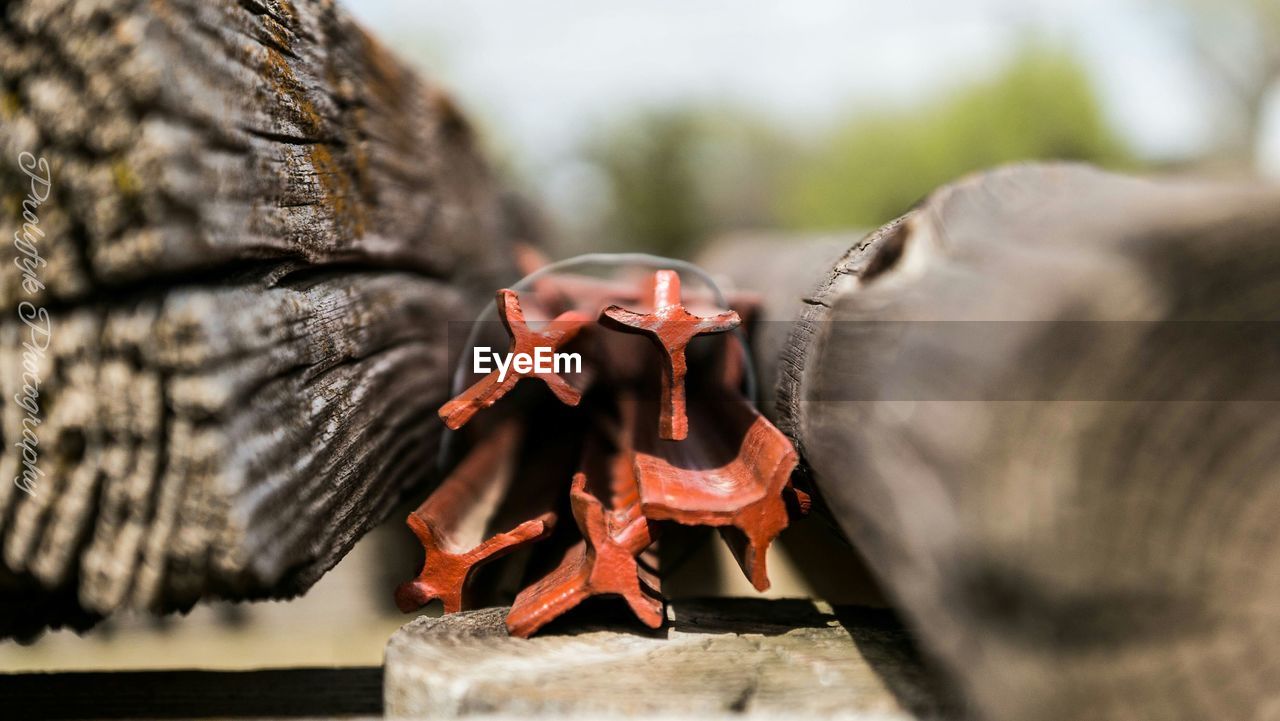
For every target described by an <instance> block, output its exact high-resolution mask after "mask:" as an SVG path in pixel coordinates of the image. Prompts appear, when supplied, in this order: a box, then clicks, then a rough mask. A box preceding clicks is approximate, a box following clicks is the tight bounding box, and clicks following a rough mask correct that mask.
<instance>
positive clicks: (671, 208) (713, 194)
mask: <svg viewBox="0 0 1280 721" xmlns="http://www.w3.org/2000/svg"><path fill="white" fill-rule="evenodd" d="M584 156H585V158H586V159H588V160H589V161H590V162H592V163H594V164H595V165H596V166H597V167H598V168H599V169H601V170H602V171H603V173H604V176H605V178H606V179H607V180H608V182H609V185H610V189H609V190H610V195H611V200H612V203H611V205H612V209H611V211H610V212H609V214H608V217H606V218H603V219H601V224H602V227H601V228H600V229H598V236H599V237H602V238H605V239H609V240H610V241H611V242H609V244H610V245H612V246H614V247H620V248H626V249H632V250H647V251H652V252H657V253H662V254H665V255H674V256H688V255H691V254H693V253H694V252H695V251H696V248H697V246H698V245H699V244H700V243H701V242H702V241H704V240H706V238H707V237H708V236H710V235H714V234H716V233H719V232H723V231H726V230H730V229H734V228H743V227H757V228H758V227H783V228H790V229H825V228H867V227H871V226H875V225H879V224H881V223H884V222H886V221H888V220H890V219H892V218H893V217H895V216H896V215H898V214H900V213H902V212H903V211H904V210H906V209H907V208H908V207H910V206H911V205H912V204H913V203H914V202H915V201H917V200H919V199H920V198H921V197H923V196H924V195H926V194H927V193H928V192H929V191H931V190H933V189H934V188H937V187H938V186H939V185H942V184H944V183H946V182H948V181H950V180H953V179H955V178H957V177H959V176H961V175H964V174H965V173H968V172H971V171H974V170H978V169H981V168H986V167H990V166H993V165H998V164H1002V163H1008V162H1012V161H1018V160H1046V159H1065V160H1081V161H1088V162H1093V163H1096V164H1100V165H1104V166H1112V167H1115V166H1124V165H1128V164H1129V163H1130V162H1131V161H1130V156H1129V154H1128V152H1127V151H1126V149H1125V148H1124V147H1123V145H1122V144H1121V143H1120V141H1119V140H1117V138H1116V137H1115V135H1114V134H1113V133H1112V132H1111V131H1110V129H1109V128H1108V127H1107V125H1106V123H1105V120H1104V118H1103V116H1102V112H1101V109H1100V106H1099V102H1098V100H1097V97H1096V95H1095V93H1094V91H1093V88H1092V87H1091V85H1090V82H1089V79H1088V76H1087V74H1086V73H1085V71H1084V70H1083V68H1082V67H1081V66H1080V64H1079V63H1078V62H1077V61H1076V60H1075V59H1074V57H1073V56H1072V55H1070V54H1069V53H1066V52H1062V51H1057V50H1047V49H1041V48H1035V47H1028V48H1027V49H1026V50H1024V51H1023V52H1022V53H1020V54H1018V55H1017V56H1016V58H1015V60H1014V61H1013V62H1012V63H1011V64H1010V65H1009V66H1008V67H1007V68H1006V69H1005V70H1004V71H1003V72H1001V73H1000V74H998V75H997V76H996V77H994V78H991V79H988V80H985V81H982V82H978V83H975V84H973V85H970V86H967V87H963V88H961V89H959V90H957V91H954V92H953V93H951V94H948V95H946V96H944V97H940V98H939V99H937V100H935V101H933V102H930V103H927V104H925V105H923V106H919V107H910V108H901V109H894V110H886V109H876V110H867V109H865V108H859V109H857V111H856V112H853V113H851V115H850V120H848V121H847V122H844V123H841V124H837V126H836V127H834V128H833V129H832V130H830V131H828V132H825V133H819V134H818V135H817V136H816V137H814V138H812V139H811V140H808V141H806V142H799V141H797V140H795V139H790V138H787V137H786V136H784V135H783V134H782V133H780V132H778V131H777V130H775V129H773V128H772V127H771V126H770V125H769V124H768V123H767V122H764V121H762V120H760V119H759V118H755V117H751V116H750V115H748V114H744V113H741V112H734V111H731V110H726V109H723V108H717V109H708V108H699V107H681V108H673V109H666V110H659V111H649V112H645V113H641V114H639V115H637V116H635V117H633V118H630V119H628V120H627V121H626V122H623V123H620V124H618V125H616V126H614V127H612V128H610V129H609V130H608V131H607V132H605V133H604V134H602V135H601V136H600V137H597V138H596V139H595V140H594V141H592V142H591V143H590V144H589V145H588V147H587V149H586V151H585V153H584Z"/></svg>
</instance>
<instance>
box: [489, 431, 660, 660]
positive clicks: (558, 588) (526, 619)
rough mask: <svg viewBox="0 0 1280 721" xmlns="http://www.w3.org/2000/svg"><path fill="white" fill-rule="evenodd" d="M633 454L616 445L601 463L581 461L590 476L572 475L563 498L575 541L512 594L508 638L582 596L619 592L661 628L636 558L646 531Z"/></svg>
mask: <svg viewBox="0 0 1280 721" xmlns="http://www.w3.org/2000/svg"><path fill="white" fill-rule="evenodd" d="M591 452H592V451H591V450H589V451H588V453H589V454H590V453H591ZM596 453H598V451H596ZM633 455H634V454H633V453H632V452H631V451H630V450H629V449H628V448H627V447H625V446H624V447H621V448H618V449H617V450H616V451H615V452H614V453H611V454H608V455H607V456H606V457H605V458H603V459H600V460H603V463H601V462H599V460H596V461H594V462H593V460H590V459H589V460H586V461H584V466H585V467H587V468H589V469H590V470H589V472H590V474H591V478H590V480H589V479H588V473H583V472H579V473H577V474H575V475H574V477H573V486H572V488H571V490H570V496H569V500H570V505H571V506H572V508H573V516H574V519H575V520H576V521H577V523H578V528H579V529H580V530H581V531H582V536H583V540H581V541H579V542H578V543H577V544H575V545H573V546H571V547H570V548H569V549H568V550H567V551H566V552H565V555H564V557H563V559H562V560H561V562H560V564H559V565H558V566H556V568H554V569H553V570H552V571H551V572H550V573H548V574H547V575H546V576H544V577H543V578H541V579H540V580H538V581H537V582H535V583H534V584H533V585H531V586H529V587H527V588H525V589H524V590H523V591H521V592H520V594H519V595H518V596H516V600H515V603H514V604H512V607H511V612H510V613H509V614H508V615H507V630H508V631H509V632H510V633H511V634H512V635H513V636H521V637H525V638H527V637H529V636H530V635H532V634H533V633H535V632H536V631H537V630H538V629H540V628H542V627H543V626H545V625H546V624H547V623H550V622H551V621H552V620H554V619H556V618H558V617H559V616H560V615H562V614H564V613H566V612H567V611H569V610H570V609H572V608H574V607H575V606H577V605H578V604H579V603H581V602H582V601H583V600H585V599H587V598H589V597H591V596H601V595H616V596H620V597H622V599H623V600H624V601H626V603H627V605H628V606H629V607H630V608H631V611H632V612H633V613H635V615H636V617H637V618H638V619H640V621H641V622H642V623H644V624H645V625H646V626H649V627H650V628H658V627H659V626H661V625H662V620H663V614H662V600H661V596H660V592H659V581H658V578H657V576H656V575H655V574H654V573H653V572H652V571H651V570H650V569H648V568H646V566H645V565H644V564H642V563H637V561H636V558H637V556H640V555H641V554H642V553H644V551H645V549H647V548H648V547H649V546H650V545H651V544H652V543H653V529H652V528H651V527H650V525H649V522H648V520H647V519H646V518H645V517H644V515H643V514H642V513H641V512H640V495H639V489H638V487H637V485H636V480H635V476H634V475H633V473H634V471H633V468H634V461H633Z"/></svg>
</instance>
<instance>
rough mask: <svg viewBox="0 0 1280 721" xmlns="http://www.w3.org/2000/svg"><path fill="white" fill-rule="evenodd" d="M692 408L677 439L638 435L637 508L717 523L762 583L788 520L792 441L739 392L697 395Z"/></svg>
mask: <svg viewBox="0 0 1280 721" xmlns="http://www.w3.org/2000/svg"><path fill="white" fill-rule="evenodd" d="M638 406H639V408H640V415H641V418H642V419H643V418H645V417H646V416H648V417H651V416H652V415H653V414H654V411H653V410H652V409H651V406H652V404H644V403H638ZM646 408H649V410H647V412H646ZM691 414H692V416H693V419H694V420H695V421H697V423H695V424H693V428H694V429H695V431H694V432H693V433H691V434H690V435H689V437H688V438H686V439H685V440H683V441H680V442H671V441H666V440H662V439H656V440H655V439H651V438H647V437H646V436H645V435H643V434H637V436H636V447H637V452H636V455H635V473H636V479H637V484H638V486H639V489H640V506H641V510H642V511H643V513H644V515H645V516H646V517H647V518H649V519H650V520H654V521H674V522H676V523H681V524H684V525H689V526H714V527H717V528H720V529H721V535H722V536H723V537H724V539H725V542H726V543H727V544H728V545H729V548H730V550H732V551H733V554H734V557H735V558H736V559H737V561H738V565H739V566H741V567H742V571H743V573H745V574H746V576H747V579H748V580H749V581H750V582H751V585H752V586H754V587H755V588H756V589H757V590H760V591H764V590H767V589H768V588H769V576H768V569H767V567H766V562H765V560H766V555H767V551H768V548H769V544H770V543H771V542H772V541H773V539H774V538H776V537H777V535H778V534H779V533H781V532H782V530H783V529H784V528H786V527H787V523H788V520H789V519H788V513H787V503H786V498H785V494H786V493H787V488H788V484H789V482H790V478H791V473H792V471H794V470H795V467H796V464H797V463H798V460H799V458H798V455H797V454H796V451H795V448H794V447H793V446H792V445H791V441H790V440H788V439H787V437H786V436H785V435H783V434H782V432H781V431H779V430H778V429H777V428H775V427H774V426H773V424H771V423H769V421H768V420H766V419H765V418H764V416H762V415H760V414H759V413H758V412H757V411H756V410H755V409H754V408H753V407H752V406H751V404H750V403H748V402H747V401H746V400H745V399H743V398H741V397H736V398H735V397H733V396H726V397H724V398H721V399H715V400H712V399H703V400H701V401H700V402H698V403H696V404H695V405H694V407H693V408H692V409H691ZM643 423H644V421H643V420H642V421H641V426H643ZM796 500H797V501H801V502H804V501H807V496H805V497H803V498H801V497H799V496H797V497H796Z"/></svg>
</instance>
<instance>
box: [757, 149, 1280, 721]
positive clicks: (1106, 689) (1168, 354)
mask: <svg viewBox="0 0 1280 721" xmlns="http://www.w3.org/2000/svg"><path fill="white" fill-rule="evenodd" d="M817 275H818V276H819V278H818V281H817V282H816V283H815V285H817V290H816V291H815V292H814V293H813V295H812V296H811V297H810V298H809V299H807V301H806V303H805V310H804V312H803V318H802V321H801V322H800V323H798V324H797V326H796V328H795V329H794V332H793V334H792V337H791V339H790V341H789V343H788V344H787V345H786V346H784V347H783V348H779V349H775V352H778V353H780V355H781V357H782V369H781V372H780V374H779V376H778V382H779V394H778V395H779V398H778V403H779V407H778V409H777V412H778V414H779V417H780V425H781V427H783V428H784V429H785V430H787V431H788V432H789V433H790V434H791V435H792V436H793V438H794V439H795V440H796V442H797V444H798V445H799V446H800V447H801V448H802V450H803V452H804V455H805V458H806V460H807V462H808V464H809V465H810V467H811V469H812V471H813V473H814V475H815V476H816V479H817V481H818V484H819V486H820V488H821V491H822V493H823V495H824V497H825V499H826V501H827V503H828V504H830V506H831V508H832V510H833V512H834V514H835V515H836V516H837V517H838V518H839V519H840V521H841V522H842V524H843V527H844V529H845V531H846V532H847V533H848V535H849V536H850V538H851V539H852V540H853V541H854V542H855V544H856V545H857V546H858V547H859V549H860V551H861V552H862V553H863V555H865V557H866V558H867V559H868V561H869V562H870V563H871V565H872V567H873V568H874V570H875V571H876V574H877V576H878V577H879V579H880V580H881V581H882V582H883V583H884V585H885V586H886V588H887V590H888V592H889V593H890V595H891V596H892V597H893V598H894V599H895V600H896V602H897V603H898V605H899V606H900V608H901V609H902V610H903V612H904V613H905V614H906V616H907V618H908V619H909V621H910V623H911V624H912V625H913V626H914V627H915V628H916V629H918V632H919V634H920V641H921V645H922V647H923V648H924V649H925V650H926V651H927V652H928V653H930V654H931V655H933V656H936V657H937V658H938V659H939V660H940V662H941V664H942V667H943V668H944V669H945V670H946V671H947V672H948V673H949V675H950V676H951V677H952V678H953V679H954V681H955V682H956V684H957V685H958V687H959V688H960V689H961V690H962V692H963V693H964V694H965V696H966V698H967V699H968V700H969V702H970V703H971V704H972V705H973V708H974V710H975V712H976V713H977V714H978V715H979V716H980V717H983V718H992V719H1026V718H1062V719H1078V718H1162V719H1173V718H1189V719H1191V718H1196V719H1199V718H1217V719H1223V718H1261V717H1266V716H1267V715H1268V714H1270V713H1272V712H1274V711H1275V709H1277V708H1280V684H1277V683H1276V679H1278V678H1280V650H1278V649H1280V604H1278V603H1277V601H1276V599H1277V598H1280V526H1277V524H1276V519H1277V518H1280V443H1277V439H1280V413H1277V412H1276V411H1277V400H1280V373H1277V370H1276V369H1277V366H1276V357H1277V356H1276V346H1275V339H1276V337H1277V336H1276V331H1275V327H1276V325H1275V322H1276V320H1277V318H1278V316H1277V310H1278V309H1280V283H1277V278H1280V192H1277V190H1275V189H1262V188H1251V187H1237V186H1225V185H1214V184H1203V183H1191V182H1185V181H1165V182H1148V181H1143V180H1137V179H1131V178H1123V177H1118V176H1114V175H1108V174H1105V173H1101V172H1099V171H1095V170H1091V169H1088V168H1083V167H1075V166H1032V167H1015V168H1009V169H1004V170H999V171H996V172H992V173H988V174H983V175H979V176H975V177H974V178H971V179H968V180H966V181H963V182H961V183H958V184H956V185H954V186H950V187H947V188H945V189H943V190H940V191H938V192H937V193H935V194H934V195H932V196H931V197H930V198H929V199H928V200H927V201H925V202H924V203H923V204H922V205H921V206H920V207H918V208H917V209H915V210H913V211H912V212H910V213H908V214H907V215H906V216H904V217H903V218H902V219H900V220H898V221H895V222H894V223H892V224H890V225H889V226H887V227H886V228H883V229H881V230H879V231H877V232H875V233H873V234H871V235H870V236H869V237H868V238H867V239H865V240H864V241H862V242H860V243H858V244H856V245H854V246H853V247H852V248H851V249H850V250H849V251H848V253H847V254H846V256H845V257H844V258H843V259H842V260H840V261H839V262H837V264H836V265H835V266H834V268H833V269H828V270H827V271H825V272H820V273H818V274H817ZM823 275H825V276H826V277H825V279H824V278H822V276H823ZM933 321H944V322H933ZM956 321H961V322H956ZM975 321H976V322H975ZM1067 321H1070V322H1067ZM1204 321H1211V322H1209V323H1205V322H1204Z"/></svg>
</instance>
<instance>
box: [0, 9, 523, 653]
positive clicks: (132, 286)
mask: <svg viewBox="0 0 1280 721" xmlns="http://www.w3.org/2000/svg"><path fill="white" fill-rule="evenodd" d="M0 82H2V86H0V93H2V96H0V116H2V118H3V128H2V129H0V146H2V147H3V149H4V153H5V158H6V160H5V162H4V163H3V165H2V166H0V198H2V200H3V206H4V208H5V212H4V213H3V214H0V228H2V229H3V230H4V231H5V238H6V242H5V244H4V250H3V251H0V255H3V256H4V257H3V258H2V259H0V260H3V262H2V263H0V310H3V312H4V317H3V319H2V320H0V389H2V390H3V394H2V397H0V419H2V421H3V425H2V426H0V434H2V436H3V440H4V443H3V448H2V450H0V475H3V476H4V483H2V484H0V561H2V562H3V563H2V565H3V567H4V570H3V572H0V633H29V632H32V631H34V630H36V629H38V628H39V627H41V626H43V625H45V624H58V623H62V622H71V621H75V622H88V621H89V620H91V619H92V618H93V617H95V616H100V615H105V614H110V613H112V612H114V611H116V610H118V609H121V608H125V607H131V608H144V609H149V610H154V611H167V610H172V609H180V608H185V607H188V606H190V605H191V604H192V603H194V602H196V601H197V600H199V599H201V598H205V597H210V596H218V597H226V598H234V599H240V598H256V597H264V596H271V597H279V596H288V595H291V594H296V593H299V592H301V591H303V590H305V589H306V588H307V587H308V586H309V585H310V584H311V583H313V582H314V581H315V580H316V579H317V578H318V577H319V576H320V575H321V574H323V573H324V572H325V571H326V570H327V569H329V568H330V567H332V566H333V565H334V564H335V563H336V562H337V561H338V560H339V559H340V558H341V557H342V556H343V555H344V554H345V553H346V551H347V550H348V549H349V548H350V547H351V545H352V544H353V543H354V542H355V541H356V540H357V539H358V538H359V537H360V536H361V535H362V534H363V533H364V532H365V531H366V530H367V529H368V528H370V527H371V526H372V525H373V524H375V523H377V522H379V521H380V520H382V519H383V518H384V517H385V515H386V514H387V513H388V512H389V510H390V508H391V505H392V504H393V503H394V502H395V500H396V499H397V497H398V496H399V495H400V494H401V493H402V492H403V491H404V490H405V489H407V488H408V487H411V486H415V485H421V484H422V483H424V482H425V481H427V480H428V478H429V476H430V469H431V467H432V460H433V458H434V453H435V446H436V442H437V438H438V435H439V432H440V424H439V422H438V421H437V420H436V418H435V414H434V411H435V408H436V407H438V406H439V404H440V403H442V402H443V401H444V400H445V399H446V397H447V393H448V387H447V378H448V374H449V370H450V368H449V366H450V360H451V359H450V358H448V352H447V344H446V342H445V341H446V322H447V321H448V320H461V319H465V317H466V316H467V315H468V314H470V313H473V312H474V309H475V308H476V307H478V306H477V305H476V304H477V303H484V302H488V299H487V295H486V294H487V293H489V292H491V291H492V289H493V288H495V287H498V286H500V285H502V284H504V283H506V282H509V281H510V280H511V279H512V277H513V276H514V275H515V271H514V267H513V265H512V261H511V257H512V251H511V243H512V241H513V238H514V237H515V236H516V235H517V229H516V228H514V227H513V226H512V223H511V222H510V221H509V218H511V217H513V214H512V213H510V212H508V206H509V202H508V200H507V199H506V197H505V196H504V195H503V193H502V192H501V190H500V188H499V187H498V184H497V183H496V182H495V180H494V179H493V178H492V177H491V176H490V173H489V171H488V169H487V167H486V165H485V163H484V161H483V160H482V158H481V157H480V155H479V154H478V152H477V150H476V148H475V144H474V142H473V139H472V136H471V133H470V130H469V128H468V126H467V123H466V121H465V120H464V119H463V118H462V117H461V116H460V115H459V113H458V111H457V110H456V109H455V108H454V106H453V104H452V102H451V101H450V99H449V97H448V95H447V94H445V93H444V92H443V91H441V90H440V89H439V88H438V87H436V86H435V85H432V84H430V83H428V82H426V81H424V80H422V79H421V78H419V77H418V76H416V75H415V74H414V73H412V72H411V71H409V70H408V69H407V68H406V67H405V66H404V65H402V64H401V63H400V62H399V61H398V60H397V59H396V58H395V57H394V56H393V55H392V54H391V53H390V52H389V51H388V50H387V49H386V48H384V47H383V46H381V45H380V44H379V43H378V42H377V41H376V40H374V39H373V38H371V37H370V36H368V35H367V34H366V33H365V32H364V31H363V30H362V29H361V28H360V27H359V26H358V25H356V24H355V23H354V22H353V21H352V20H351V18H350V17H349V16H348V15H347V14H346V13H345V12H344V11H343V10H342V9H341V8H339V7H337V6H335V5H334V4H333V3H332V2H327V1H323V0H307V1H302V0H298V1H295V2H289V1H288V0H241V1H239V2H233V1H231V0H219V1H216V2H208V1H204V0H111V1H110V2H107V1H97V0H74V1H72V0H26V1H23V2H14V3H10V4H8V5H7V6H6V7H5V8H4V9H3V11H0ZM22 153H30V154H31V155H30V156H23V157H24V158H25V163H23V162H20V160H19V157H20V154H22ZM35 159H43V160H44V161H45V162H46V163H47V167H48V169H49V174H50V175H51V184H50V186H51V187H50V188H49V189H48V193H47V198H46V199H44V201H43V202H41V203H39V204H38V207H34V208H32V207H26V208H24V206H23V201H24V200H27V199H28V195H29V193H31V192H33V186H32V183H33V181H32V180H31V178H30V177H29V175H28V174H27V173H25V172H24V169H25V168H26V167H27V166H28V165H31V164H32V163H34V162H35ZM39 190H40V187H39V184H38V183H37V187H36V191H39ZM29 205H30V204H29ZM24 210H33V211H34V213H35V215H36V216H37V217H38V223H34V224H33V223H32V222H31V219H30V218H27V217H25V216H24V215H23V212H24ZM15 233H17V234H18V235H19V236H30V238H31V239H32V241H33V246H34V247H35V248H36V249H38V253H39V255H40V257H41V259H42V261H43V262H45V263H47V265H38V266H37V267H36V268H35V269H34V270H33V271H31V272H28V273H27V276H26V277H24V275H23V265H22V264H23V263H24V262H27V263H28V265H30V263H32V262H34V261H31V260H30V254H29V253H24V252H23V251H22V250H21V249H20V248H17V247H16V246H15V245H12V244H10V243H9V242H8V238H9V237H11V236H13V235H14V234H15ZM15 261H17V262H15ZM31 278H35V279H37V280H38V285H41V286H43V287H37V283H35V282H33V281H32V280H31ZM23 303H28V304H30V305H27V306H24V305H22V304H23ZM33 307H38V308H41V309H43V310H44V311H45V312H46V313H47V314H48V318H49V319H50V321H51V325H52V333H51V334H50V339H49V344H48V347H47V349H44V350H43V352H41V353H39V354H37V357H36V358H35V359H34V361H33V360H31V359H30V358H28V357H26V356H24V347H23V343H24V341H28V340H30V339H31V333H32V332H33V331H32V329H31V328H30V326H29V325H28V324H26V323H24V322H23V318H22V317H20V316H21V314H22V313H23V312H26V313H27V314H28V315H29V314H30V312H31V308H33ZM37 345H38V343H37ZM28 355H31V354H30V353H29V352H28ZM24 363H27V364H31V363H34V367H27V366H25V365H24ZM35 379H38V381H39V388H38V406H39V414H38V415H39V417H40V418H41V422H40V424H39V425H38V427H34V428H32V426H33V425H34V424H33V423H31V422H29V421H28V422H27V423H26V425H25V426H24V419H26V418H27V416H28V411H29V409H27V408H26V407H25V406H23V405H22V404H21V402H20V401H21V400H22V396H23V394H24V389H25V386H26V385H29V384H30V382H31V381H33V380H35ZM24 428H28V429H31V430H32V431H33V432H34V433H35V434H36V435H38V438H39V446H38V451H39V467H40V470H41V472H42V475H39V476H38V477H37V479H36V481H35V484H34V487H33V488H30V489H28V490H30V491H31V492H27V491H26V490H23V489H22V488H19V487H18V485H17V484H15V483H14V482H11V480H10V479H12V478H14V477H15V476H21V474H22V473H23V470H24V456H23V448H22V447H21V445H20V444H21V442H22V440H23V432H24ZM15 444H18V445H15Z"/></svg>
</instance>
